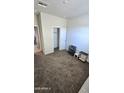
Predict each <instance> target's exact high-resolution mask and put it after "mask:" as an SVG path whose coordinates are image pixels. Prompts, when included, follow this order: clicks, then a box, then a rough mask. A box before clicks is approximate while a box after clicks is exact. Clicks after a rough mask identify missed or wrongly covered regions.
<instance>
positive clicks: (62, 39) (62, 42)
mask: <svg viewBox="0 0 124 93" xmlns="http://www.w3.org/2000/svg"><path fill="white" fill-rule="evenodd" d="M65 48H66V28H60V43H59V50H63V49H65Z"/></svg>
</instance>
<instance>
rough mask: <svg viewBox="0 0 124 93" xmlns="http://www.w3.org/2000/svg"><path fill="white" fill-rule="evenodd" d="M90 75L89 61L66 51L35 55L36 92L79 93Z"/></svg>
mask: <svg viewBox="0 0 124 93" xmlns="http://www.w3.org/2000/svg"><path fill="white" fill-rule="evenodd" d="M88 76H89V63H83V62H81V61H79V60H78V59H76V58H74V57H73V56H71V55H69V54H68V53H67V52H66V51H56V52H55V53H53V54H49V55H47V56H45V55H42V56H41V55H35V56H34V92H35V93H78V91H79V90H80V88H81V86H82V85H83V83H84V82H85V80H86V79H87V77H88Z"/></svg>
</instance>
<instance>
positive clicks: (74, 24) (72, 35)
mask: <svg viewBox="0 0 124 93" xmlns="http://www.w3.org/2000/svg"><path fill="white" fill-rule="evenodd" d="M69 45H75V46H77V50H79V51H84V52H86V53H89V16H88V15H84V16H81V17H77V18H74V19H69V20H67V43H66V49H68V46H69Z"/></svg>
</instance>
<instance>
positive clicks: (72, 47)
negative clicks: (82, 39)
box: [68, 45, 76, 56]
mask: <svg viewBox="0 0 124 93" xmlns="http://www.w3.org/2000/svg"><path fill="white" fill-rule="evenodd" d="M75 52H76V46H74V45H70V46H69V49H68V53H69V54H71V55H72V56H73V55H74V53H75Z"/></svg>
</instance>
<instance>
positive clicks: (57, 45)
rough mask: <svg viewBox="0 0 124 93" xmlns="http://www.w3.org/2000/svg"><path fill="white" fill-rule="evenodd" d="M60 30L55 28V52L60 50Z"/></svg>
mask: <svg viewBox="0 0 124 93" xmlns="http://www.w3.org/2000/svg"><path fill="white" fill-rule="evenodd" d="M59 42H60V28H54V51H58V50H59Z"/></svg>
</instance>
